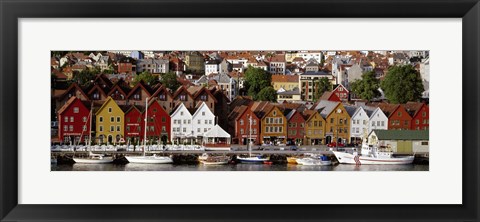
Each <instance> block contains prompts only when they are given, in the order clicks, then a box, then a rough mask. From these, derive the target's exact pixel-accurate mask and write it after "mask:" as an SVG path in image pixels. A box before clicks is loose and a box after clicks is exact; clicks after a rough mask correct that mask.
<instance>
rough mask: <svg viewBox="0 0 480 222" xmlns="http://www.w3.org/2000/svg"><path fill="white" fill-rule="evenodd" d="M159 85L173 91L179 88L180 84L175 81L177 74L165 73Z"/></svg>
mask: <svg viewBox="0 0 480 222" xmlns="http://www.w3.org/2000/svg"><path fill="white" fill-rule="evenodd" d="M160 83H162V85H163V86H165V87H166V88H168V89H171V90H172V91H175V90H177V89H178V87H180V86H181V85H182V84H180V82H178V80H177V74H175V73H174V72H167V73H165V74H163V75H161V77H160Z"/></svg>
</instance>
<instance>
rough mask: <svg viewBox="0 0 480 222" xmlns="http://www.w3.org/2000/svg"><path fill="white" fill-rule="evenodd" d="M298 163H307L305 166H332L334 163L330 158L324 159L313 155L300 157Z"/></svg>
mask: <svg viewBox="0 0 480 222" xmlns="http://www.w3.org/2000/svg"><path fill="white" fill-rule="evenodd" d="M297 163H298V164H299V165H305V166H330V165H332V161H330V160H322V159H319V158H313V157H305V158H298V159H297Z"/></svg>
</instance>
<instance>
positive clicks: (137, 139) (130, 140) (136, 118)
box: [125, 106, 145, 145]
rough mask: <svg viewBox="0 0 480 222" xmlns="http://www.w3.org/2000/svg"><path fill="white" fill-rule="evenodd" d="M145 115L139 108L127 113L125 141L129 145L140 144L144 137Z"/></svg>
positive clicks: (135, 107) (134, 107)
mask: <svg viewBox="0 0 480 222" xmlns="http://www.w3.org/2000/svg"><path fill="white" fill-rule="evenodd" d="M144 119H145V115H144V113H143V112H142V110H140V108H139V107H137V106H130V108H129V109H128V110H127V111H125V141H126V143H127V144H133V145H137V144H140V143H141V141H142V140H143V137H144V126H145V122H144Z"/></svg>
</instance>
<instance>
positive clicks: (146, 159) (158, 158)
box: [125, 97, 173, 164]
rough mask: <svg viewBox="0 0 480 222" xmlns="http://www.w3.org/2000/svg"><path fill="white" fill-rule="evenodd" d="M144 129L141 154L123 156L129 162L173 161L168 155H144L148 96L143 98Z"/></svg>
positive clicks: (155, 162) (158, 162) (153, 162)
mask: <svg viewBox="0 0 480 222" xmlns="http://www.w3.org/2000/svg"><path fill="white" fill-rule="evenodd" d="M145 104H146V105H145V131H144V135H143V149H142V151H143V153H142V155H141V156H125V158H126V159H127V160H128V162H129V163H151V164H161V163H173V160H172V158H170V157H168V156H157V155H156V154H154V155H152V156H146V155H145V150H146V148H147V122H148V121H147V120H148V97H147V98H146V99H145Z"/></svg>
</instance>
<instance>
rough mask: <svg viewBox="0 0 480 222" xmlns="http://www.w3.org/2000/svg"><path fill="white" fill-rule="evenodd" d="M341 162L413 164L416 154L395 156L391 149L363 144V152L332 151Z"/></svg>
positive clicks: (357, 163)
mask: <svg viewBox="0 0 480 222" xmlns="http://www.w3.org/2000/svg"><path fill="white" fill-rule="evenodd" d="M332 152H333V154H334V155H335V157H336V158H337V160H338V162H339V163H344V164H356V165H362V164H364V165H382V164H385V165H398V164H411V163H413V160H414V159H415V155H412V156H405V157H394V156H393V151H391V150H390V149H379V148H378V147H374V146H372V145H362V152H361V155H359V154H358V153H357V152H353V154H351V153H344V152H337V151H332Z"/></svg>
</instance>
